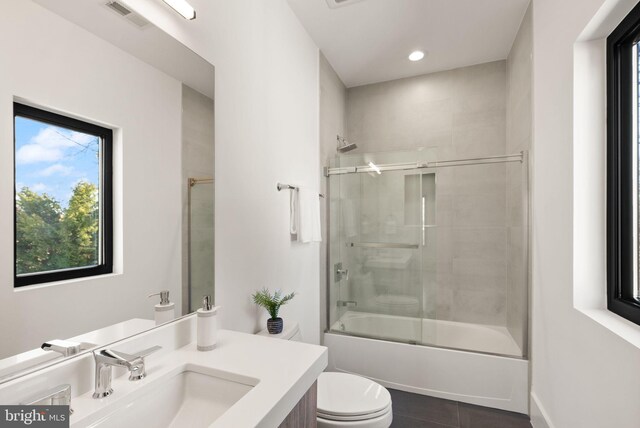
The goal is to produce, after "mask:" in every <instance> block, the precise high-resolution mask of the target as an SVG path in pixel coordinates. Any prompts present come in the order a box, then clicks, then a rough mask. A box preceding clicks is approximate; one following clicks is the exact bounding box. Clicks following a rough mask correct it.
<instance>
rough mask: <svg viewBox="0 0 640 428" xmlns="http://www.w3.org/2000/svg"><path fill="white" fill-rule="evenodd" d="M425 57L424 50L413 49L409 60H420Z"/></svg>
mask: <svg viewBox="0 0 640 428" xmlns="http://www.w3.org/2000/svg"><path fill="white" fill-rule="evenodd" d="M422 58H424V52H422V51H413V52H411V53H410V54H409V61H414V62H415V61H420V60H421V59H422Z"/></svg>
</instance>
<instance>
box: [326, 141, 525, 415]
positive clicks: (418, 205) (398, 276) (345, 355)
mask: <svg viewBox="0 0 640 428" xmlns="http://www.w3.org/2000/svg"><path fill="white" fill-rule="evenodd" d="M340 142H341V143H342V145H341V147H345V150H347V149H346V147H349V146H353V144H349V143H348V142H346V141H344V140H340ZM351 149H352V148H351ZM338 151H339V152H340V149H339V150H338ZM340 153H342V152H340ZM367 162H369V164H367ZM372 163H373V164H374V165H375V167H376V169H377V174H372V168H373V167H372V166H371V164H372ZM325 176H326V177H327V180H328V182H327V185H328V189H329V193H330V194H331V195H332V196H331V198H329V204H328V208H327V213H328V219H329V225H328V230H329V240H328V244H327V245H328V248H329V251H328V263H327V264H328V267H329V268H328V272H327V277H328V284H327V288H328V290H327V294H328V299H327V324H326V325H327V329H326V331H325V335H324V343H325V344H326V345H327V346H328V347H329V348H330V350H331V352H330V355H331V358H330V368H331V369H332V370H337V371H345V372H353V373H358V374H361V375H364V376H367V377H369V378H372V379H376V381H378V382H380V383H381V384H383V385H385V386H394V385H395V387H399V389H404V390H410V391H420V392H422V393H426V394H428V395H429V394H430V395H436V396H439V397H441V398H447V399H453V400H457V401H468V402H472V403H474V404H481V405H485V406H490V407H496V408H501V409H504V410H510V411H518V412H523V413H524V412H526V411H527V403H528V401H527V387H526V384H527V379H528V378H527V373H528V372H527V370H528V369H527V367H528V365H527V354H528V349H527V344H528V338H527V334H528V324H527V320H528V311H527V308H528V302H527V300H528V251H527V248H528V244H527V242H528V233H529V232H528V155H527V153H526V152H521V153H514V154H505V155H495V156H485V157H467V158H457V159H438V158H437V154H436V152H435V151H434V150H430V149H427V150H422V151H405V152H378V153H361V154H353V153H351V154H349V155H342V154H340V155H337V156H336V157H335V159H334V162H333V165H332V166H331V167H329V168H326V169H325ZM346 270H348V271H349V276H348V277H347V276H344V275H334V273H337V272H338V271H346ZM346 302H349V303H350V304H349V305H347V304H345V303H346ZM407 344H410V345H416V346H411V347H407V346H406V345H407ZM460 351H463V352H460ZM372 355H375V356H376V357H375V358H372V357H371V356H372ZM365 356H367V359H368V365H367V367H366V368H363V367H362V365H361V361H362V358H365ZM389 360H400V361H403V362H402V363H401V364H399V365H398V367H397V368H396V369H394V370H389V367H388V361H389ZM418 362H419V367H416V366H415V364H418ZM434 367H438V371H439V372H441V373H457V374H459V375H460V378H464V379H468V382H466V383H465V385H464V387H460V385H457V384H455V382H450V381H449V380H447V379H451V377H450V376H443V377H439V376H425V377H420V376H417V377H416V376H415V370H418V371H420V372H425V373H428V372H430V370H432V369H433V368H434ZM478 373H483V375H482V376H480V375H478ZM491 373H501V376H493V375H490V374H491ZM463 374H465V375H463ZM471 379H474V381H471ZM464 397H469V398H468V399H465V398H464Z"/></svg>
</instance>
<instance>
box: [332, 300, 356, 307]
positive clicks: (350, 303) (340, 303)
mask: <svg viewBox="0 0 640 428" xmlns="http://www.w3.org/2000/svg"><path fill="white" fill-rule="evenodd" d="M336 305H338V306H342V307H347V308H350V307H355V306H358V302H356V301H355V300H338V301H337V302H336Z"/></svg>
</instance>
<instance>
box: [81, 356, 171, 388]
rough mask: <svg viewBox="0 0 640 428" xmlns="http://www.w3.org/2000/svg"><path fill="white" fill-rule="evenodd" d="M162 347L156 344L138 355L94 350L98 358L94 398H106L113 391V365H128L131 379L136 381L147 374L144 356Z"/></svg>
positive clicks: (96, 358)
mask: <svg viewBox="0 0 640 428" xmlns="http://www.w3.org/2000/svg"><path fill="white" fill-rule="evenodd" d="M160 349H162V346H154V347H152V348H149V349H145V350H143V351H140V352H137V353H136V355H130V354H125V353H124V352H117V351H112V350H111V349H103V350H101V351H94V352H93V357H94V358H95V360H96V384H95V391H94V393H93V398H104V397H108V396H110V395H111V394H112V393H113V388H111V379H112V370H111V367H113V366H117V367H126V368H127V370H129V380H132V381H136V380H140V379H144V377H145V376H146V375H147V373H146V371H145V365H144V357H146V356H147V355H150V354H153V353H154V352H156V351H159V350H160Z"/></svg>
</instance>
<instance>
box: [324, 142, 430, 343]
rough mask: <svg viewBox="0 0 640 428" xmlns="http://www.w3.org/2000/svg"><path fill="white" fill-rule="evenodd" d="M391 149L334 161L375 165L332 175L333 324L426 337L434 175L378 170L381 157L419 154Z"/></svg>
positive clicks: (407, 338)
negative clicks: (426, 270)
mask: <svg viewBox="0 0 640 428" xmlns="http://www.w3.org/2000/svg"><path fill="white" fill-rule="evenodd" d="M391 155H394V154H377V158H376V159H373V158H372V156H373V155H371V154H369V155H367V159H363V158H362V157H361V156H350V157H346V156H342V157H340V158H339V159H338V160H337V161H336V162H337V164H338V165H339V166H340V167H349V163H351V164H353V165H362V164H364V165H367V164H369V165H370V166H371V170H370V171H368V172H359V173H348V174H341V175H331V176H330V177H329V190H330V196H331V204H330V207H331V212H330V264H329V269H330V272H329V274H330V278H329V280H330V299H329V317H330V323H329V328H330V330H332V331H335V332H343V333H348V334H352V335H357V336H364V337H372V338H379V339H386V340H393V341H400V342H406V343H421V342H422V324H423V322H422V318H423V317H424V313H425V305H424V296H425V289H424V284H425V283H424V280H423V277H424V272H423V269H424V268H425V259H424V257H423V250H424V247H425V245H427V239H428V225H429V222H431V223H433V217H434V214H435V209H434V208H433V207H432V206H431V205H432V204H433V203H435V198H434V197H433V195H432V193H433V192H435V175H434V174H429V173H425V172H423V171H420V172H418V171H416V170H409V171H403V170H396V171H393V170H385V171H377V170H376V167H375V166H376V164H377V163H389V162H393V161H405V162H406V161H407V159H406V158H407V157H411V158H412V159H410V160H413V161H415V160H416V157H415V156H416V154H415V152H413V153H401V154H398V153H396V154H395V156H400V157H402V158H404V159H398V160H396V159H389V156H391ZM385 157H386V158H385ZM363 162H364V163H363ZM426 262H427V263H429V259H426Z"/></svg>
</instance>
